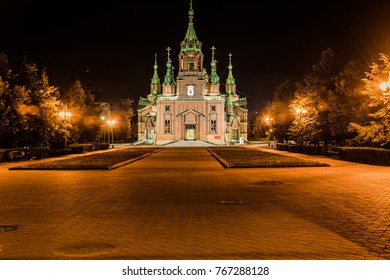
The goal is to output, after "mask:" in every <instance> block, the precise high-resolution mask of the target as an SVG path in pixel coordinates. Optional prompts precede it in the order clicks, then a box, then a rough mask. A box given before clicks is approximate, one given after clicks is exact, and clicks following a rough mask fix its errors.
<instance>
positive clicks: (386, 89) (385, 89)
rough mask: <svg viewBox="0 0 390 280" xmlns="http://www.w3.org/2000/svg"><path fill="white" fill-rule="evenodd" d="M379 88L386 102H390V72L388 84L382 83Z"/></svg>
mask: <svg viewBox="0 0 390 280" xmlns="http://www.w3.org/2000/svg"><path fill="white" fill-rule="evenodd" d="M379 88H380V89H381V90H382V92H383V97H384V99H385V100H388V99H389V96H390V91H389V90H390V72H389V79H388V80H387V82H381V83H380V84H379Z"/></svg>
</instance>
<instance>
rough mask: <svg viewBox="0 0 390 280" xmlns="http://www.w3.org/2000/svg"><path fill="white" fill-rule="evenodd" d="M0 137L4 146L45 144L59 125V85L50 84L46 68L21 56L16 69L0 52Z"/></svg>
mask: <svg viewBox="0 0 390 280" xmlns="http://www.w3.org/2000/svg"><path fill="white" fill-rule="evenodd" d="M0 61H1V62H0V69H1V70H0V72H1V73H2V75H3V79H2V81H1V88H2V89H1V91H2V93H1V95H2V96H1V97H2V98H1V99H2V102H1V105H0V106H1V108H0V111H1V116H2V117H1V118H2V125H4V124H6V127H4V130H3V128H2V133H1V134H2V137H1V140H0V141H1V142H0V145H2V146H6V147H22V146H27V145H28V146H48V145H50V143H53V141H54V138H55V134H56V133H57V131H58V129H59V120H58V118H57V112H58V105H59V101H58V98H57V97H58V89H57V88H56V87H53V86H51V85H50V84H49V80H48V77H47V74H46V72H45V70H43V71H39V69H38V67H37V66H36V64H35V63H30V62H29V61H28V60H27V57H26V56H24V57H23V58H22V60H21V61H20V62H17V64H16V66H15V68H16V69H17V70H16V71H12V70H11V69H10V67H9V66H8V63H7V60H6V57H5V56H4V55H0Z"/></svg>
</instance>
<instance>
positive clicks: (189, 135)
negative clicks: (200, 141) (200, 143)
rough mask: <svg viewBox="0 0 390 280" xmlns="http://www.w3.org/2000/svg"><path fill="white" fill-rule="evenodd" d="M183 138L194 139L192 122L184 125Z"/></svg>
mask: <svg viewBox="0 0 390 280" xmlns="http://www.w3.org/2000/svg"><path fill="white" fill-rule="evenodd" d="M185 140H195V125H194V124H187V125H186V134H185Z"/></svg>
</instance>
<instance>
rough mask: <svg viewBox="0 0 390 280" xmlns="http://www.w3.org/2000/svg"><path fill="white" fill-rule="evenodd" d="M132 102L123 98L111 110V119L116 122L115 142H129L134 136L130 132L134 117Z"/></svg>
mask: <svg viewBox="0 0 390 280" xmlns="http://www.w3.org/2000/svg"><path fill="white" fill-rule="evenodd" d="M133 106H134V100H132V99H130V98H125V99H121V100H119V101H118V102H117V103H116V104H115V105H114V106H113V110H112V118H113V119H115V120H116V124H115V136H116V141H121V142H130V141H132V140H133V138H134V136H135V135H133V133H132V132H133V131H132V125H131V124H132V119H133V117H134V108H133Z"/></svg>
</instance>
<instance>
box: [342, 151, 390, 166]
mask: <svg viewBox="0 0 390 280" xmlns="http://www.w3.org/2000/svg"><path fill="white" fill-rule="evenodd" d="M339 158H340V159H342V160H347V161H353V162H360V163H366V164H373V165H386V166H387V165H390V150H389V149H383V148H368V147H367V148H365V147H360V148H359V147H341V148H340V149H339Z"/></svg>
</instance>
